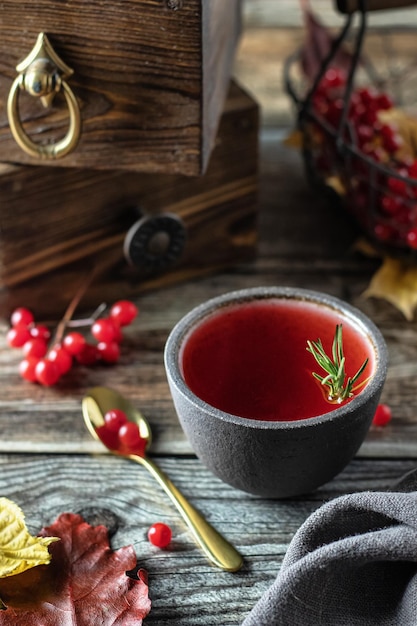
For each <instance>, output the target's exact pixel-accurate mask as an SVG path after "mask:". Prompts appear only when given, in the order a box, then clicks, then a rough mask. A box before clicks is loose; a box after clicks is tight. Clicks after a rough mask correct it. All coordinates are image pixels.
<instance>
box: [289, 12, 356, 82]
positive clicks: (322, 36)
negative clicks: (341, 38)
mask: <svg viewBox="0 0 417 626" xmlns="http://www.w3.org/2000/svg"><path fill="white" fill-rule="evenodd" d="M300 2H301V9H302V12H303V16H304V26H305V37H304V45H303V47H302V50H301V66H302V68H303V72H304V74H305V76H306V77H307V78H308V79H309V80H310V81H311V82H313V81H314V79H315V78H316V76H317V75H318V73H319V71H320V68H321V65H322V63H323V61H324V59H325V58H326V56H327V55H328V54H329V52H330V50H331V49H332V46H333V44H334V41H335V38H334V37H333V35H332V34H331V33H330V31H329V30H328V29H327V28H326V27H325V26H324V25H323V24H322V23H321V22H320V21H319V19H318V18H317V17H316V16H315V15H314V13H313V11H312V10H311V8H310V3H309V0H300ZM331 65H332V67H338V68H340V69H343V70H345V71H346V72H348V71H349V69H350V67H351V65H352V54H351V53H350V52H349V50H347V49H346V48H345V47H344V46H343V45H341V46H340V47H339V49H338V50H337V52H336V54H335V56H334V58H333V60H332V63H331Z"/></svg>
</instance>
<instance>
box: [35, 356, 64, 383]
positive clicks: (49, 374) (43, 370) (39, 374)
mask: <svg viewBox="0 0 417 626" xmlns="http://www.w3.org/2000/svg"><path fill="white" fill-rule="evenodd" d="M35 374H36V380H37V381H38V383H40V384H41V385H44V386H45V387H50V386H51V385H55V383H57V382H58V380H59V378H60V375H61V373H60V371H59V367H58V365H57V364H56V363H54V362H53V361H48V359H41V360H40V361H38V363H37V365H36V367H35Z"/></svg>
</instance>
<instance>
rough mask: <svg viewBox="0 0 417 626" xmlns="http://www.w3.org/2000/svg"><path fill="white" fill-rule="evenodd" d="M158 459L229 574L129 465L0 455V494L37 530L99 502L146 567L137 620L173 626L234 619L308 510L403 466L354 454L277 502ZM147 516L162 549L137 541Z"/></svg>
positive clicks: (267, 580) (120, 539)
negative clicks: (303, 493) (230, 563)
mask: <svg viewBox="0 0 417 626" xmlns="http://www.w3.org/2000/svg"><path fill="white" fill-rule="evenodd" d="M159 462H160V465H161V467H162V468H163V469H164V471H166V472H167V474H168V475H169V476H170V477H171V478H172V480H173V481H174V482H175V484H177V486H178V487H179V488H180V489H182V490H183V492H184V493H185V495H186V496H187V497H188V498H189V499H190V501H191V502H192V503H193V504H194V505H195V506H196V507H198V508H199V509H200V511H201V512H202V513H203V514H204V515H205V516H206V517H207V519H209V520H210V522H211V523H212V524H213V525H214V526H215V527H216V528H217V529H218V530H219V531H220V532H222V533H223V534H224V535H225V536H226V537H227V538H228V539H229V540H230V541H231V542H232V543H234V544H235V545H236V547H237V548H238V549H239V550H240V551H241V553H242V554H243V556H244V567H243V569H242V570H241V571H240V572H238V573H236V574H229V573H225V572H221V571H220V570H218V569H216V568H214V567H212V566H211V565H210V563H209V562H208V561H207V560H206V558H205V557H204V555H203V554H202V553H201V551H200V550H199V548H198V547H197V546H196V545H195V544H194V542H193V540H192V538H191V537H190V534H189V532H188V530H187V529H186V527H185V525H184V524H183V522H182V521H181V520H180V519H179V517H178V515H177V513H176V511H175V510H174V509H173V508H172V506H171V505H170V503H169V502H168V501H167V498H166V496H165V495H164V494H163V493H162V492H161V491H160V490H159V488H158V487H156V486H155V484H154V482H153V479H152V478H151V477H150V476H149V475H148V474H147V473H146V472H145V471H144V470H143V469H142V468H140V467H138V466H137V465H135V464H133V463H129V462H128V461H124V460H122V459H116V458H114V457H103V456H92V457H86V456H75V457H73V458H71V459H69V458H68V457H65V456H60V455H58V456H54V455H50V456H42V455H36V456H31V455H2V456H0V493H1V495H2V496H6V497H8V498H11V499H13V500H14V501H15V502H17V504H19V505H20V506H21V507H22V509H23V510H24V512H25V515H26V521H27V524H28V527H29V529H30V530H31V532H33V533H37V532H38V531H39V530H40V529H41V528H42V526H45V525H48V524H49V523H51V522H52V521H53V520H54V519H55V518H56V517H57V516H58V515H59V514H60V513H62V512H64V511H67V512H81V513H82V514H83V515H84V516H85V517H86V518H87V519H89V515H91V513H92V509H100V508H101V509H103V508H104V509H106V510H107V511H110V512H111V514H112V515H113V516H116V518H117V520H118V522H119V527H118V530H117V532H116V534H115V535H114V536H113V538H112V546H113V548H115V549H116V548H118V547H121V546H123V545H130V544H132V545H133V546H134V548H135V550H136V553H137V556H138V560H139V563H140V564H141V566H142V567H145V568H146V569H147V570H148V573H149V585H150V595H151V598H152V602H153V608H152V611H151V613H150V615H149V617H148V619H147V623H149V624H152V625H154V626H165V625H166V624H167V623H168V622H169V621H173V622H174V623H175V624H176V625H178V626H200V625H201V626H203V625H204V624H207V623H209V624H210V625H211V626H215V625H219V626H225V625H226V624H230V625H232V624H233V625H236V624H239V623H241V621H242V620H243V618H244V616H245V615H246V613H247V612H249V610H250V609H251V608H252V606H253V605H254V604H255V602H256V601H257V599H258V598H259V597H260V596H261V594H262V593H263V591H265V590H266V589H267V588H268V587H269V585H270V584H271V583H272V582H273V580H274V579H275V576H276V574H277V573H278V570H279V567H280V564H281V562H282V558H283V556H284V554H285V552H286V549H287V547H288V544H289V542H290V541H291V539H292V537H293V535H294V533H295V532H296V531H297V529H298V528H299V527H300V525H301V524H302V523H303V522H304V521H305V520H306V519H307V517H308V516H309V515H310V514H311V513H312V512H313V511H314V510H315V509H317V508H318V507H319V506H320V505H321V504H322V503H323V502H325V501H328V500H329V499H331V498H334V497H337V496H338V495H341V494H344V493H353V492H358V491H362V490H369V489H385V488H388V487H390V485H392V484H393V483H394V481H396V480H397V479H398V478H399V477H400V476H401V475H402V474H403V473H404V472H406V471H409V470H410V469H412V467H413V462H411V461H354V462H352V463H351V464H350V465H349V466H348V467H347V468H346V470H345V471H344V472H343V473H342V474H341V475H340V476H339V477H338V478H337V479H336V480H334V481H332V482H331V483H329V485H327V486H325V487H323V488H322V489H320V490H319V491H317V492H316V493H315V494H312V495H311V496H308V497H305V498H298V499H295V500H287V501H281V502H280V501H273V500H264V499H261V498H256V497H254V496H250V495H247V494H244V493H241V492H238V491H237V490H235V489H233V488H231V487H228V486H227V485H224V484H223V483H222V482H221V481H219V480H217V479H216V478H213V477H212V476H211V474H209V473H208V472H207V471H206V470H205V469H204V468H202V466H201V464H200V463H199V462H198V461H195V460H192V459H160V460H159ZM191 476H192V481H191V480H190V477H191ZM157 520H164V521H165V522H167V523H169V524H170V526H171V527H172V529H173V541H172V544H171V546H170V547H169V549H168V550H165V551H159V550H157V549H156V548H154V547H153V546H151V545H150V544H149V543H148V541H147V538H146V532H147V529H148V528H149V526H150V525H151V524H152V523H153V522H155V521H157ZM93 523H97V518H96V519H95V520H94V522H93ZM0 588H1V585H0Z"/></svg>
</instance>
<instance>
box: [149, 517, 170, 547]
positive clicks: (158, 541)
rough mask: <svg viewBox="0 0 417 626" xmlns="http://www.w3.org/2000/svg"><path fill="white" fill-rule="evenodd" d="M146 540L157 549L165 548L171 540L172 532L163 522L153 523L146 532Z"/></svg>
mask: <svg viewBox="0 0 417 626" xmlns="http://www.w3.org/2000/svg"><path fill="white" fill-rule="evenodd" d="M148 539H149V541H150V542H151V543H152V545H154V546H156V547H157V548H166V547H167V546H168V545H169V543H170V542H171V539H172V530H171V529H170V527H169V526H168V525H167V524H164V523H163V522H155V524H152V526H151V527H150V529H149V530H148Z"/></svg>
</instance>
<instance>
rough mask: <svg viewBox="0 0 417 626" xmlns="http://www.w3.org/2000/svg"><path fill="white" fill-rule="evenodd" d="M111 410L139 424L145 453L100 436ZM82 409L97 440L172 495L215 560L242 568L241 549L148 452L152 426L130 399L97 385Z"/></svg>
mask: <svg viewBox="0 0 417 626" xmlns="http://www.w3.org/2000/svg"><path fill="white" fill-rule="evenodd" d="M111 409H120V410H121V411H123V412H124V414H125V415H126V417H127V419H128V421H131V422H135V423H136V424H137V425H138V426H139V434H140V437H141V439H142V440H144V441H145V442H146V445H145V446H144V447H143V448H142V450H143V452H141V453H140V454H139V453H138V454H136V453H135V454H131V453H127V452H124V451H123V448H118V447H117V445H114V446H113V445H109V443H108V441H107V438H103V437H101V436H100V432H103V429H104V428H105V420H104V415H105V414H106V413H107V412H108V411H110V410H111ZM82 412H83V417H84V421H85V424H86V426H87V428H88V430H89V432H90V434H91V435H92V436H93V437H94V439H97V440H99V441H101V442H102V443H103V445H105V446H106V447H107V448H108V450H110V452H112V453H113V454H117V455H118V456H122V457H126V458H128V459H130V460H131V461H135V462H136V463H139V464H140V465H142V466H143V467H145V468H146V469H147V470H148V471H149V472H150V473H151V474H152V476H153V477H154V478H155V479H156V480H157V482H158V483H159V484H160V486H161V487H162V488H163V489H164V490H165V492H166V494H167V495H168V496H169V497H170V499H171V501H172V502H173V504H174V505H175V506H176V508H177V509H178V511H179V513H180V514H181V516H182V518H183V520H184V521H185V522H186V524H187V525H188V527H189V529H190V530H191V532H192V534H193V536H194V539H195V540H196V541H197V543H198V544H199V545H200V547H201V549H202V550H203V552H204V553H205V554H206V556H207V557H208V558H209V559H210V561H211V562H212V563H214V564H215V565H216V566H217V567H220V568H221V569H223V570H226V571H229V572H236V571H237V570H239V569H240V568H241V567H242V564H243V559H242V556H241V555H240V554H239V552H238V551H237V550H236V549H235V548H234V547H233V546H232V545H231V544H230V543H229V542H228V541H227V540H226V539H225V538H224V537H223V536H222V535H220V533H219V532H218V531H217V530H216V529H215V528H213V526H211V524H209V523H208V522H207V520H206V519H205V518H204V517H203V515H202V514H201V513H200V512H199V511H197V509H195V508H194V507H193V506H192V505H191V504H190V503H189V502H188V500H187V499H186V498H185V496H184V495H183V494H182V493H181V492H180V491H179V489H177V487H176V486H175V485H174V484H173V483H172V482H171V480H170V479H169V478H168V477H167V476H166V475H165V474H164V472H163V471H162V470H161V469H160V468H159V467H158V466H157V465H156V464H155V463H154V462H153V460H152V459H150V458H149V457H148V456H147V455H146V450H147V449H148V448H149V445H150V443H151V439H152V433H151V428H150V426H149V424H148V422H147V421H146V419H145V418H144V417H143V415H142V414H141V413H140V412H139V411H137V410H136V409H135V408H134V407H133V406H132V404H131V403H130V402H129V401H128V400H127V399H126V398H124V397H123V396H122V395H121V394H119V393H118V392H117V391H114V390H112V389H108V388H107V387H94V388H92V389H90V390H89V391H88V393H87V395H86V396H85V398H84V399H83V401H82ZM112 441H113V440H112Z"/></svg>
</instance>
